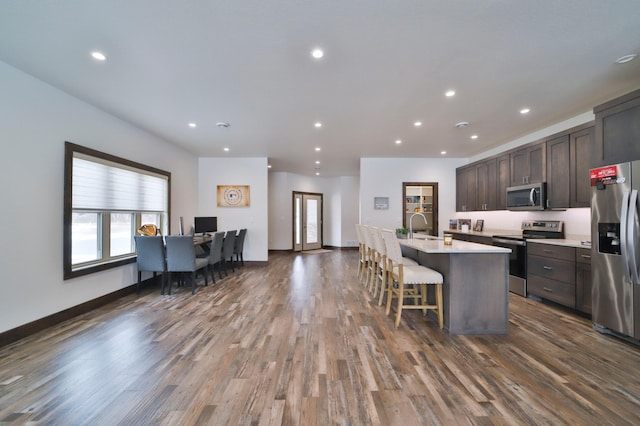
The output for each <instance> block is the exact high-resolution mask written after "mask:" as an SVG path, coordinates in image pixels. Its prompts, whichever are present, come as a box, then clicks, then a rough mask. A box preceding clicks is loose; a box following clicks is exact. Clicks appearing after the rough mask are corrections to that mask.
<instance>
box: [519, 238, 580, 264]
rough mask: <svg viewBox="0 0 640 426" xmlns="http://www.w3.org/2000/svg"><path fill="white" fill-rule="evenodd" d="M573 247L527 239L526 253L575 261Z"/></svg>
mask: <svg viewBox="0 0 640 426" xmlns="http://www.w3.org/2000/svg"><path fill="white" fill-rule="evenodd" d="M575 250H576V249H575V248H573V247H565V246H556V245H553V244H540V243H532V242H530V241H527V253H529V254H533V255H536V256H547V257H552V258H554V259H563V260H570V261H572V262H573V261H575V256H576V254H575Z"/></svg>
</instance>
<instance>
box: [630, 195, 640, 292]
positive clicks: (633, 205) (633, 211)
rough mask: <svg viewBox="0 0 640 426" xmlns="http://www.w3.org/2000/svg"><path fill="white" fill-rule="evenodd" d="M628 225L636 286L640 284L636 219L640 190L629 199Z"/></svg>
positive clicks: (633, 276)
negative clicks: (639, 192)
mask: <svg viewBox="0 0 640 426" xmlns="http://www.w3.org/2000/svg"><path fill="white" fill-rule="evenodd" d="M627 214H628V223H627V232H628V235H627V244H628V245H629V261H630V267H631V269H632V270H633V274H632V278H633V282H634V283H635V284H640V274H638V259H637V258H636V246H635V242H636V238H635V237H636V234H637V230H636V217H637V215H638V190H637V189H634V190H633V191H631V197H630V199H629V212H628V213H627Z"/></svg>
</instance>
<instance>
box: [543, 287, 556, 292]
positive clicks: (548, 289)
mask: <svg viewBox="0 0 640 426" xmlns="http://www.w3.org/2000/svg"><path fill="white" fill-rule="evenodd" d="M542 289H543V290H544V291H548V292H549V293H553V289H550V288H549V287H542Z"/></svg>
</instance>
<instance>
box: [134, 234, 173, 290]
mask: <svg viewBox="0 0 640 426" xmlns="http://www.w3.org/2000/svg"><path fill="white" fill-rule="evenodd" d="M133 238H134V241H135V244H136V264H137V265H138V283H137V284H136V293H138V294H140V284H141V282H142V272H153V276H154V277H156V276H157V273H158V272H160V273H161V274H162V294H164V286H165V272H166V271H167V261H166V258H165V249H164V242H163V240H162V236H155V237H150V236H146V235H134V237H133Z"/></svg>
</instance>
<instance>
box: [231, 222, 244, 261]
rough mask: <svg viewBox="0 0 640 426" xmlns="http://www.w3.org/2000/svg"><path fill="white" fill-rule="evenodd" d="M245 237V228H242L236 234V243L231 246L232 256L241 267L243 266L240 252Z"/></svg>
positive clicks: (242, 257)
mask: <svg viewBox="0 0 640 426" xmlns="http://www.w3.org/2000/svg"><path fill="white" fill-rule="evenodd" d="M246 235H247V228H243V229H241V230H240V231H239V232H238V235H237V236H236V242H235V244H234V246H233V254H234V255H235V256H236V263H237V264H238V266H240V262H242V266H244V256H243V255H242V250H243V247H244V237H245V236H246Z"/></svg>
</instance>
